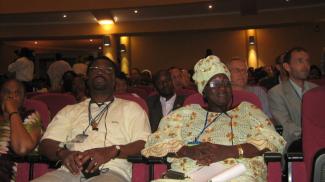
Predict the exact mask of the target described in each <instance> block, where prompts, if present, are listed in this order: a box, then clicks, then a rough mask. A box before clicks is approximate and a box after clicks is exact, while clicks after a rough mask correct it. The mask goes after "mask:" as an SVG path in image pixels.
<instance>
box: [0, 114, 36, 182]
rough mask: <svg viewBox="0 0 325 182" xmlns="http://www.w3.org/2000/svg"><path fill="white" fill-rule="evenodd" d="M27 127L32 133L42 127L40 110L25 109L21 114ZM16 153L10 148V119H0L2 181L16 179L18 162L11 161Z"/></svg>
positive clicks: (0, 168) (0, 172) (0, 173)
mask: <svg viewBox="0 0 325 182" xmlns="http://www.w3.org/2000/svg"><path fill="white" fill-rule="evenodd" d="M21 117H22V118H23V125H24V127H25V129H26V130H27V131H28V132H29V133H31V132H32V131H34V130H35V129H41V128H42V127H41V119H40V115H39V113H38V112H35V111H24V112H23V113H22V114H21ZM14 155H16V154H15V153H14V152H13V151H12V149H11V148H10V121H8V120H4V119H3V117H1V119H0V181H1V182H7V181H8V182H9V181H16V173H17V164H16V163H15V162H12V161H10V158H11V156H14Z"/></svg>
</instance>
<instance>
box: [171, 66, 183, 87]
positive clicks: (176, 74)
mask: <svg viewBox="0 0 325 182" xmlns="http://www.w3.org/2000/svg"><path fill="white" fill-rule="evenodd" d="M169 72H170V74H171V76H172V81H173V85H174V88H175V90H179V89H183V88H184V84H183V78H182V72H181V70H180V69H179V68H176V67H171V68H169Z"/></svg>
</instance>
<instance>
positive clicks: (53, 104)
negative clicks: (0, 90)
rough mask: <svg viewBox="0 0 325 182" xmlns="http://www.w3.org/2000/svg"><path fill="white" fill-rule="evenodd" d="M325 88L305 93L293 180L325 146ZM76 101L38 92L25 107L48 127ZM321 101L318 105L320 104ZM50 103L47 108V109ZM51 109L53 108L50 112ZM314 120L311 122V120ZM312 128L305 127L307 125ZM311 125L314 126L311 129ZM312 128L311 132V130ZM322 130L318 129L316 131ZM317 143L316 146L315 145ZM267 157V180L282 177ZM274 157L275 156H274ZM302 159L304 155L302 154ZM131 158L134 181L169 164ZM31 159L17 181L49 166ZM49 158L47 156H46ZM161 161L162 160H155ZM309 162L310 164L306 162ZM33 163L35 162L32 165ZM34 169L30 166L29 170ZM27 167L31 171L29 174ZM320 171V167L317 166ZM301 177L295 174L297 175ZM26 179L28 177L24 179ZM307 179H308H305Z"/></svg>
mask: <svg viewBox="0 0 325 182" xmlns="http://www.w3.org/2000/svg"><path fill="white" fill-rule="evenodd" d="M233 93H234V97H233V105H234V106H235V105H238V104H239V103H240V102H242V101H248V102H251V103H253V104H255V105H256V106H257V107H259V108H261V107H262V106H261V102H260V101H259V99H258V97H257V96H256V95H254V94H252V93H249V92H243V91H233ZM324 94H325V90H324V86H323V87H319V88H317V89H313V90H312V91H310V92H308V93H306V94H305V95H304V99H303V114H302V117H303V121H304V122H303V146H304V160H303V161H300V162H298V161H294V159H297V157H292V155H291V154H289V155H288V156H289V158H290V157H291V158H290V160H291V161H290V162H292V163H291V164H290V167H291V168H290V169H289V172H290V171H291V172H292V173H290V174H289V175H293V176H294V177H292V179H294V181H309V180H307V179H311V170H310V169H311V166H312V161H313V159H312V158H313V156H314V155H315V153H316V152H317V151H318V149H320V148H322V147H324V146H323V144H324V143H325V140H324V139H325V135H324V134H322V133H324V132H322V130H320V129H323V128H324V127H325V125H324V124H323V123H317V119H318V120H321V118H323V121H324V116H322V115H323V113H321V112H320V111H319V110H320V109H321V108H322V107H321V103H322V102H323V103H325V102H324V99H325V95H324ZM116 97H118V98H123V99H126V100H132V101H134V102H136V103H138V104H139V105H140V106H141V107H142V108H143V109H144V110H145V111H146V112H147V113H148V107H147V105H146V103H145V101H144V100H143V99H142V98H139V97H135V96H133V95H131V94H117V95H116ZM74 103H76V101H75V99H74V97H73V96H72V95H69V94H59V93H47V94H40V95H39V94H38V95H35V96H32V97H31V99H26V101H25V107H26V108H27V109H35V110H37V111H39V113H40V115H41V118H42V121H43V125H44V126H45V127H46V126H47V125H48V123H49V122H50V118H51V117H50V116H54V115H55V114H56V113H57V112H58V111H59V110H60V109H61V108H63V107H64V106H65V105H67V104H74ZM193 103H195V104H201V105H202V106H203V105H204V101H203V98H202V96H201V95H200V94H197V93H196V94H192V95H190V96H188V97H187V99H186V100H185V102H184V105H187V104H193ZM317 104H318V105H317ZM47 107H48V109H47ZM49 111H50V112H49ZM50 113H51V114H50ZM310 123H312V124H310ZM306 127H307V128H308V127H309V128H310V129H309V130H308V129H305V128H306ZM311 127H314V128H312V129H311ZM310 131H312V132H310ZM315 131H319V132H315ZM312 134H317V135H316V136H317V140H316V141H317V142H310V141H315V139H314V138H312V137H313V136H315V135H312ZM311 143H312V144H313V145H314V147H313V149H310V148H312V147H310V146H309V145H311ZM316 145H317V146H316ZM306 147H309V149H305V148H306ZM265 159H266V161H267V162H268V170H269V171H268V181H281V176H282V170H281V164H280V162H279V161H280V160H281V156H280V157H279V155H277V154H268V155H266V156H265ZM274 159H275V160H274ZM300 160H301V157H300ZM129 161H131V162H134V163H137V164H134V165H133V171H134V172H133V176H132V181H134V182H140V181H141V182H142V181H148V180H149V179H156V178H159V177H160V176H161V174H162V173H164V172H165V171H166V170H167V165H166V164H164V163H165V162H166V160H164V159H157V158H154V159H145V158H143V157H141V156H136V157H133V158H132V157H130V159H129ZM28 162H29V163H31V166H30V168H29V166H28V163H24V164H23V163H21V164H19V166H18V176H17V180H18V181H28V180H26V179H28V178H27V177H26V176H28V175H29V179H32V178H35V177H38V176H40V175H42V174H44V173H45V172H47V171H48V166H47V165H46V164H35V165H34V164H33V163H35V162H44V161H37V160H35V161H28ZM45 162H46V160H45ZM155 163H160V164H155ZM307 164H308V165H307ZM33 165H34V166H33ZM33 168H35V169H36V168H37V170H34V171H35V173H34V174H33V170H32V169H33ZM29 169H31V170H29ZM297 170H299V171H301V170H304V171H306V174H304V173H300V172H299V173H295V171H297ZM28 171H29V172H30V173H32V174H30V173H29V174H28ZM315 171H317V170H315ZM297 175H298V176H299V175H300V177H295V176H297ZM301 175H305V176H304V177H301ZM24 179H25V180H24ZM305 179H306V180H305Z"/></svg>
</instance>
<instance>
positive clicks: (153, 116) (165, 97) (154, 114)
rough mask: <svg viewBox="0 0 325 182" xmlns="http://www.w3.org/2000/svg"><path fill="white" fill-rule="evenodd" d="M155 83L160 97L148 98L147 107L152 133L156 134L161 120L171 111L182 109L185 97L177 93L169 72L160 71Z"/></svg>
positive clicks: (154, 79)
mask: <svg viewBox="0 0 325 182" xmlns="http://www.w3.org/2000/svg"><path fill="white" fill-rule="evenodd" d="M153 82H154V85H155V87H156V89H157V91H158V95H152V96H149V97H148V98H147V105H148V108H149V121H150V125H151V131H152V132H155V131H156V130H157V128H158V125H159V122H160V120H161V118H162V117H163V116H166V115H167V114H169V113H170V112H171V111H173V110H175V109H177V108H179V107H182V106H183V102H184V100H185V97H184V96H182V95H177V94H176V93H175V89H174V86H173V82H172V79H171V75H170V72H168V71H167V70H160V71H158V72H157V73H156V74H155V76H154V78H153Z"/></svg>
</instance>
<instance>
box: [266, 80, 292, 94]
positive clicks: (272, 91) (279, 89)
mask: <svg viewBox="0 0 325 182" xmlns="http://www.w3.org/2000/svg"><path fill="white" fill-rule="evenodd" d="M287 84H288V82H287V81H284V82H282V83H279V84H277V85H275V86H274V87H272V88H271V89H270V90H269V91H268V93H269V94H280V93H282V91H283V87H285V86H286V85H287Z"/></svg>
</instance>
